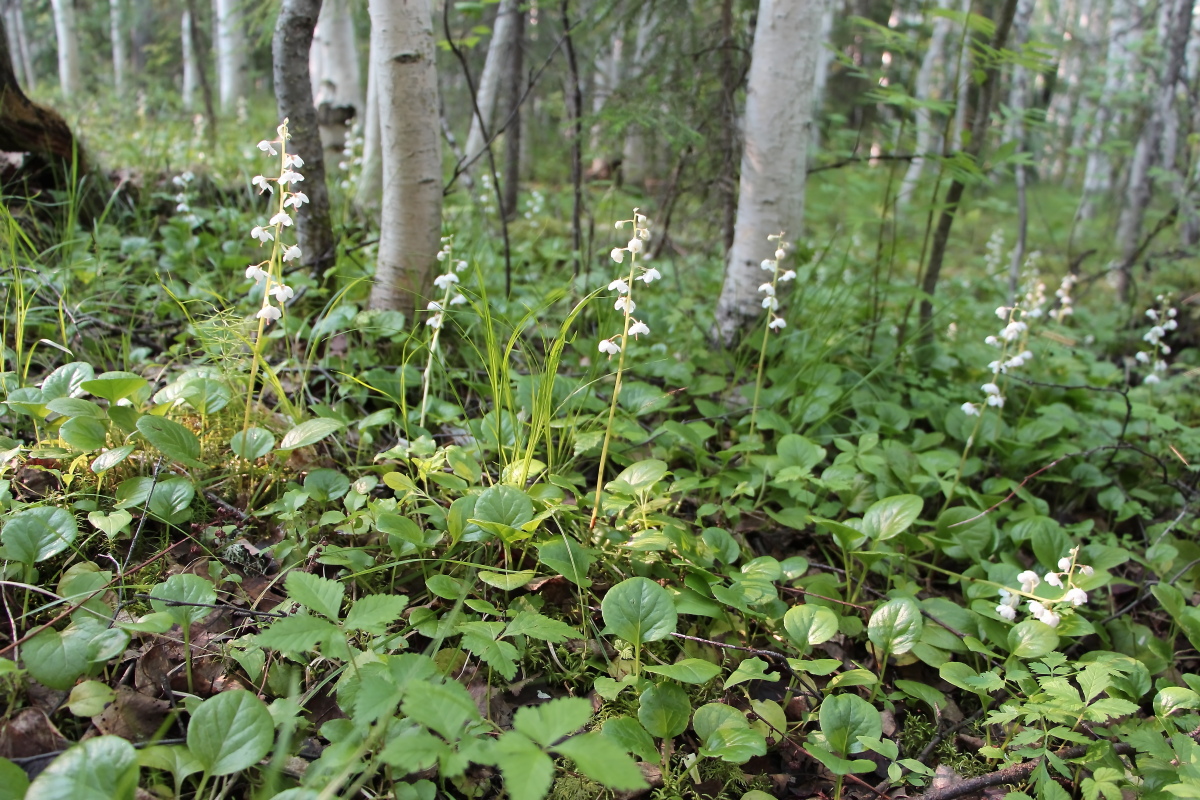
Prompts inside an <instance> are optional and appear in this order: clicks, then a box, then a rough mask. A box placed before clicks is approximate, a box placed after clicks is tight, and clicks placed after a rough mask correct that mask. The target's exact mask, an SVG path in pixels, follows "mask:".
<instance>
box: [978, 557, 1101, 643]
mask: <svg viewBox="0 0 1200 800" xmlns="http://www.w3.org/2000/svg"><path fill="white" fill-rule="evenodd" d="M1078 558H1079V548H1078V547H1072V548H1071V550H1070V552H1069V553H1068V554H1067V555H1065V556H1063V557H1062V558H1060V559H1059V560H1058V571H1057V572H1053V571H1052V572H1047V573H1046V574H1045V575H1043V576H1039V575H1038V574H1037V573H1036V572H1034V571H1033V570H1031V569H1027V570H1025V571H1024V572H1022V573H1020V574H1019V575H1017V580H1018V581H1020V583H1021V588H1020V590H1019V591H1014V590H1010V589H1001V590H1000V603H999V605H997V606H996V613H997V614H999V615H1000V616H1001V617H1003V618H1004V619H1006V620H1008V621H1009V622H1013V621H1014V620H1016V618H1017V608H1018V606H1019V605H1020V602H1021V598H1022V597H1024V598H1026V599H1028V601H1029V602H1028V605H1027V609H1028V611H1029V615H1030V616H1031V617H1033V618H1034V619H1036V620H1038V621H1040V622H1044V623H1046V624H1047V625H1049V626H1050V627H1051V628H1057V627H1058V624H1059V623H1060V622H1061V621H1062V617H1063V611H1064V610H1066V609H1072V608H1077V607H1078V606H1081V605H1083V604H1084V603H1086V602H1087V592H1085V591H1084V590H1083V589H1081V588H1080V587H1079V586H1078V585H1077V584H1076V578H1077V577H1078V576H1080V575H1082V576H1084V577H1089V578H1090V577H1091V576H1092V575H1094V574H1095V572H1096V571H1095V569H1093V568H1092V567H1090V566H1087V565H1085V564H1079V563H1078V561H1077V559H1078ZM1043 581H1045V583H1046V585H1047V586H1052V587H1054V588H1056V589H1061V590H1062V594H1061V595H1060V596H1059V597H1057V598H1055V599H1047V598H1045V597H1040V596H1038V595H1035V594H1034V590H1035V589H1037V587H1038V586H1039V585H1040V584H1041V583H1042V582H1043Z"/></svg>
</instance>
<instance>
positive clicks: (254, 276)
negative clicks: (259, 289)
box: [246, 264, 267, 283]
mask: <svg viewBox="0 0 1200 800" xmlns="http://www.w3.org/2000/svg"><path fill="white" fill-rule="evenodd" d="M246 277H247V278H249V279H250V280H253V281H254V282H255V283H258V282H259V281H261V280H262V279H263V278H265V277H267V273H266V271H264V270H263V269H262V267H260V266H258V265H257V264H251V265H250V266H248V267H246Z"/></svg>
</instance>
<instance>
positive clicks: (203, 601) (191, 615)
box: [150, 572, 217, 627]
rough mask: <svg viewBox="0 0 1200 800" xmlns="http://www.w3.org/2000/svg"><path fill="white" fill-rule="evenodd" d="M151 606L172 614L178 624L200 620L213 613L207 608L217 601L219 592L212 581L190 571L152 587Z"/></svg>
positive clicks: (156, 609)
mask: <svg viewBox="0 0 1200 800" xmlns="http://www.w3.org/2000/svg"><path fill="white" fill-rule="evenodd" d="M150 597H152V598H154V599H152V600H151V601H150V607H151V608H153V609H154V610H155V611H160V612H165V613H167V614H170V615H171V619H173V620H174V621H175V624H176V625H179V626H181V627H182V626H183V625H190V624H191V623H193V622H199V621H200V620H202V619H204V618H205V617H207V616H208V615H209V614H211V613H212V611H213V609H211V608H207V607H206V606H211V605H213V604H214V603H216V602H217V592H216V589H214V588H213V585H212V581H207V580H205V579H204V578H201V577H200V576H199V575H193V574H191V573H190V572H185V573H181V574H179V575H172V576H171V577H169V578H167V579H166V581H164V582H163V583H159V584H156V585H155V586H154V587H153V588H152V589H150ZM174 603H198V604H199V605H174Z"/></svg>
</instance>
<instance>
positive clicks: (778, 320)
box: [767, 317, 787, 331]
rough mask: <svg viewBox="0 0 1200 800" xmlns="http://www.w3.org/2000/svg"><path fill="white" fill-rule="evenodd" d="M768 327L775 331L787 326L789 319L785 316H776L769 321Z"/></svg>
mask: <svg viewBox="0 0 1200 800" xmlns="http://www.w3.org/2000/svg"><path fill="white" fill-rule="evenodd" d="M767 327H768V328H770V329H771V330H773V331H777V330H779V329H781V328H786V327H787V320H785V319H784V318H783V317H774V318H773V319H772V320H771V321H770V322H768V323H767Z"/></svg>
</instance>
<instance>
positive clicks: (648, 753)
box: [600, 712, 699, 761]
mask: <svg viewBox="0 0 1200 800" xmlns="http://www.w3.org/2000/svg"><path fill="white" fill-rule="evenodd" d="M697 713H699V712H697ZM600 734H601V736H604V737H605V738H608V739H612V741H613V742H615V743H616V744H617V745H618V746H619V747H620V748H621V749H623V750H625V751H626V752H629V753H633V754H634V755H636V756H641V758H642V760H643V761H657V760H658V759H659V754H658V750H657V749H656V748H655V747H654V737H652V736H651V735H650V734H649V733H648V732H647V731H646V729H645V728H643V727H642V723H640V722H638V721H637V720H636V719H634V718H633V717H613V718H612V719H609V720H606V721H605V723H604V726H603V727H602V728H601V729H600Z"/></svg>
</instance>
